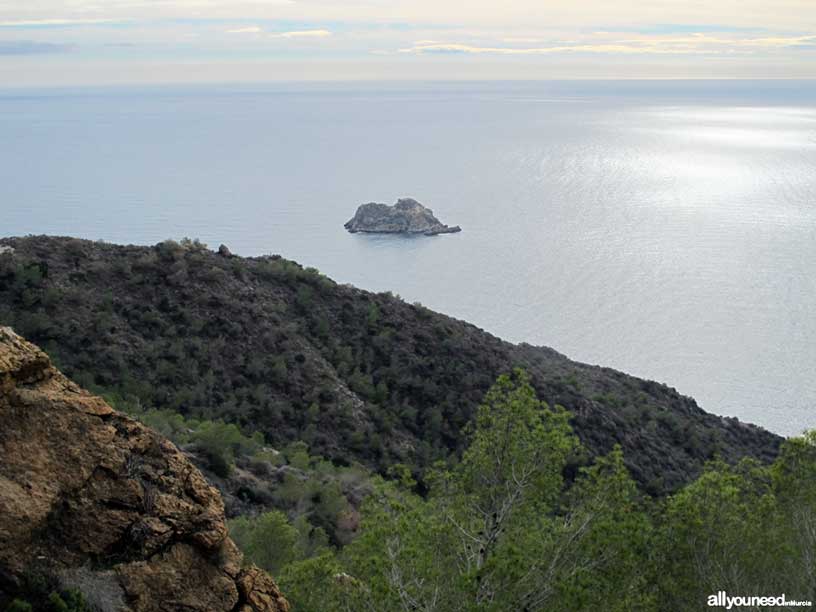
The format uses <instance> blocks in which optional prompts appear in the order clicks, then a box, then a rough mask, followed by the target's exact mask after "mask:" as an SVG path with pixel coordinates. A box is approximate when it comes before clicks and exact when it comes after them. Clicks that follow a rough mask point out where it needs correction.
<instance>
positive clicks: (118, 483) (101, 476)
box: [0, 327, 289, 612]
mask: <svg viewBox="0 0 816 612" xmlns="http://www.w3.org/2000/svg"><path fill="white" fill-rule="evenodd" d="M0 423H1V424H2V426H0V458H2V459H0V604H2V601H3V599H4V598H5V599H8V598H10V597H12V596H14V595H16V594H18V591H20V589H21V588H22V587H21V584H22V578H23V577H24V576H26V575H30V573H31V572H34V571H36V572H39V573H43V574H48V575H51V576H63V577H64V576H68V575H71V572H77V569H78V568H81V572H82V573H83V575H84V576H85V577H84V578H83V581H84V582H85V583H86V584H93V583H94V582H95V581H96V582H98V583H100V584H101V583H103V582H104V583H105V584H106V585H107V587H106V588H107V589H109V590H112V592H114V593H117V592H118V593H119V594H120V595H121V602H122V606H119V605H116V606H112V607H111V608H110V609H111V610H113V609H117V610H118V609H122V610H130V611H132V612H154V611H155V612H159V611H161V612H171V611H182V610H183V611H185V612H218V611H224V612H227V611H230V612H232V611H240V612H285V611H287V610H288V609H289V606H288V604H287V602H286V600H285V599H284V598H283V596H282V595H281V593H280V591H278V588H277V586H276V585H275V583H274V582H273V580H272V579H271V578H270V577H269V576H268V575H266V574H265V573H264V572H262V571H261V570H259V569H257V568H255V567H249V568H246V567H242V555H241V553H240V552H239V551H238V549H237V548H236V546H235V544H234V543H233V542H232V540H230V539H229V537H228V535H227V528H226V524H225V520H224V507H223V503H222V501H221V498H220V496H219V494H218V492H217V491H216V490H215V489H214V488H213V487H211V486H209V485H208V484H207V482H206V481H205V480H204V478H203V476H202V475H201V474H200V473H199V471H198V470H197V469H196V468H195V467H194V466H193V465H192V464H191V463H190V462H189V461H188V460H187V458H186V457H185V456H184V455H182V454H181V453H180V452H179V451H178V449H176V447H175V446H173V445H172V444H171V443H170V442H168V441H167V440H165V439H164V438H162V437H161V436H159V435H158V434H156V433H155V432H153V431H151V430H149V429H147V428H146V427H144V426H143V425H141V424H139V423H138V422H136V421H134V420H132V419H130V418H128V417H126V416H124V415H121V414H119V413H117V412H116V411H114V410H113V409H112V408H111V407H110V406H108V405H107V404H106V403H105V402H104V401H103V400H102V399H100V398H98V397H95V396H93V395H91V394H89V393H87V392H86V391H83V390H82V389H80V388H79V387H78V386H77V385H75V384H74V383H72V382H70V381H69V380H68V379H67V378H65V377H64V376H63V375H62V374H61V373H60V372H58V371H57V370H56V369H55V368H54V367H53V366H52V365H51V363H50V361H49V359H48V357H47V356H46V355H45V353H43V352H42V351H40V350H39V349H37V348H36V347H35V346H34V345H32V344H30V343H28V342H26V341H24V340H23V339H22V338H20V337H19V336H17V335H16V334H15V333H14V332H12V331H11V330H10V329H8V328H2V327H0ZM73 584H74V585H75V586H76V583H73ZM79 586H80V588H81V585H79ZM93 590H95V591H98V590H99V589H93ZM89 595H91V596H93V595H94V594H93V593H89ZM97 595H98V593H97Z"/></svg>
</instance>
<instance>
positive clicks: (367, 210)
mask: <svg viewBox="0 0 816 612" xmlns="http://www.w3.org/2000/svg"><path fill="white" fill-rule="evenodd" d="M345 228H346V229H347V230H348V231H350V232H351V233H356V232H367V233H372V234H424V235H426V236H433V235H436V234H452V233H455V232H461V231H462V228H460V227H459V226H458V225H454V226H452V227H451V226H449V225H445V224H443V223H441V222H440V221H439V219H437V218H436V217H434V214H433V211H432V210H431V209H430V208H425V207H424V206H423V205H422V204H420V203H419V202H417V201H416V200H412V199H411V198H403V199H401V200H397V203H396V204H394V205H393V206H387V205H386V204H375V203H373V202H372V203H370V204H363V205H362V206H360V207H359V208H358V209H357V213H356V214H355V215H354V217H353V218H352V219H350V220H349V221H348V222H347V223H346V224H345Z"/></svg>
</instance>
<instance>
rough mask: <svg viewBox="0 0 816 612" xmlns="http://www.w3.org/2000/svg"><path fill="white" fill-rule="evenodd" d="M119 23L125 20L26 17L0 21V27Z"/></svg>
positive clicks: (55, 26) (57, 26)
mask: <svg viewBox="0 0 816 612" xmlns="http://www.w3.org/2000/svg"><path fill="white" fill-rule="evenodd" d="M121 23H125V22H124V21H121V20H117V19H28V20H20V21H0V28H25V29H29V28H70V27H81V26H93V25H111V24H121Z"/></svg>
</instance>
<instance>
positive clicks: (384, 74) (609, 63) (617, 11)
mask: <svg viewBox="0 0 816 612" xmlns="http://www.w3.org/2000/svg"><path fill="white" fill-rule="evenodd" d="M569 78H578V79H591V78H608V79H637V78H647V79H648V78H718V79H719V78H793V79H801V78H816V0H683V1H678V0H504V1H503V2H498V1H496V0H492V1H487V0H468V1H467V2H463V1H451V0H413V1H410V2H407V1H400V0H0V87H19V86H48V85H55V86H71V85H107V84H129V83H132V84H137V83H187V82H239V81H240V82H265V81H299V80H304V81H312V80H318V81H319V80H437V79H442V80H474V79H477V80H478V79H485V80H499V79H569Z"/></svg>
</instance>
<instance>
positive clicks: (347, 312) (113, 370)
mask: <svg viewBox="0 0 816 612" xmlns="http://www.w3.org/2000/svg"><path fill="white" fill-rule="evenodd" d="M0 244H2V245H5V246H6V247H11V249H13V252H6V253H4V254H2V253H0V324H2V325H11V326H13V327H14V328H15V330H16V331H18V332H19V333H21V334H23V335H25V336H26V337H28V338H29V339H31V340H32V341H35V342H37V343H38V344H40V345H41V346H42V347H43V348H45V349H46V350H47V351H48V352H49V354H50V355H51V356H52V357H53V358H54V359H55V360H56V361H57V363H58V364H59V366H60V367H61V368H62V369H63V371H64V372H65V373H66V374H67V375H68V376H70V377H72V378H73V379H75V380H77V382H79V383H80V384H82V385H84V386H87V387H90V388H93V389H95V390H97V391H104V392H106V393H107V394H109V397H111V398H112V399H113V400H114V401H115V402H117V403H121V404H122V405H124V406H128V405H130V406H137V405H138V406H142V407H157V408H162V409H170V410H174V411H179V412H181V413H184V414H187V415H191V416H195V417H198V418H209V419H215V418H223V419H225V420H227V421H230V422H234V423H236V424H238V425H240V426H241V427H242V428H243V429H244V430H245V432H246V433H250V432H256V431H259V432H262V433H263V434H264V436H266V439H267V441H268V442H270V443H272V444H274V445H284V444H286V443H288V442H291V441H294V440H298V439H299V440H304V441H305V442H307V443H308V444H309V446H310V448H311V449H312V450H313V451H314V452H315V453H320V454H322V455H325V456H327V457H330V458H332V459H333V460H335V461H337V462H340V463H350V462H352V461H361V462H363V463H365V464H367V465H369V466H372V467H374V468H376V469H379V470H382V471H384V470H385V469H387V467H389V466H391V465H393V464H395V463H406V464H409V465H411V466H413V467H414V471H415V472H421V470H422V468H423V467H425V466H427V465H429V464H430V463H431V462H433V461H434V460H437V459H441V458H445V457H447V456H448V455H449V454H450V452H451V451H459V450H461V449H462V447H463V444H464V440H463V437H462V434H461V431H462V428H463V427H464V426H465V425H466V424H467V423H468V422H469V421H470V419H471V417H472V416H473V414H474V410H475V408H476V406H477V405H478V403H479V401H480V400H481V399H482V397H483V395H484V393H485V391H486V390H487V389H488V388H489V386H490V385H491V384H492V382H493V381H495V379H496V377H497V376H498V375H499V374H501V373H504V372H508V371H509V370H511V369H512V368H513V367H517V366H520V367H522V368H524V369H525V370H527V371H528V372H529V374H530V376H531V380H532V383H533V385H534V387H535V389H536V392H537V394H538V396H539V397H540V398H541V399H543V400H545V401H547V402H548V403H550V404H551V405H555V404H560V405H562V406H564V407H565V408H566V409H567V410H569V411H570V412H571V413H572V415H573V421H572V424H573V427H574V429H575V431H576V432H577V434H578V436H579V438H580V439H581V441H582V442H583V445H584V446H585V447H586V448H588V449H589V450H590V452H592V453H593V454H598V453H606V452H609V451H610V450H611V449H612V447H613V446H614V444H616V443H618V444H620V445H621V446H622V448H623V451H624V456H625V457H626V460H627V466H628V467H629V469H630V470H631V472H632V474H633V476H634V477H635V479H636V480H637V481H638V482H639V483H641V485H643V486H644V487H645V488H646V490H648V491H650V492H652V493H661V492H665V491H667V490H674V489H676V488H677V487H679V486H680V485H681V484H682V483H685V482H687V481H689V480H690V479H691V478H692V477H694V476H696V475H697V474H698V473H699V472H700V470H701V468H702V465H703V462H704V461H706V460H707V459H710V458H712V457H714V456H715V455H720V456H722V457H723V458H724V459H726V460H728V461H734V460H736V459H738V458H739V457H742V456H746V455H749V456H754V457H757V458H759V459H762V460H764V461H768V460H770V459H772V458H773V457H774V456H775V455H776V452H777V450H778V447H779V443H780V438H779V437H777V436H775V435H773V434H771V433H769V432H767V431H765V430H762V429H760V428H758V427H755V426H751V425H746V424H744V423H740V422H739V421H737V420H736V419H726V418H720V417H717V416H713V415H710V414H707V413H705V412H704V411H703V410H701V409H700V408H699V407H698V406H697V405H696V403H695V402H694V400H692V399H691V398H688V397H685V396H682V395H680V394H678V393H677V392H676V391H675V390H674V389H671V388H669V387H666V386H664V385H661V384H658V383H655V382H650V381H645V380H641V379H638V378H634V377H632V376H627V375H625V374H623V373H620V372H617V371H615V370H611V369H608V368H600V367H595V366H588V365H584V364H579V363H576V362H573V361H570V360H569V359H567V358H566V357H564V356H563V355H561V354H559V353H557V352H555V351H553V350H552V349H549V348H542V347H533V346H529V345H513V344H510V343H508V342H504V341H502V340H500V339H498V338H496V337H494V336H492V335H490V334H488V333H486V332H484V331H483V330H481V329H479V328H477V327H475V326H473V325H470V324H468V323H465V322H463V321H458V320H456V319H453V318H451V317H448V316H445V315H442V314H438V313H435V312H432V311H430V310H428V309H426V308H424V307H422V306H419V305H411V304H407V303H405V302H403V301H402V300H401V299H399V298H398V297H395V296H393V295H390V294H374V293H370V292H366V291H363V290H360V289H356V288H354V287H350V286H343V285H337V284H336V283H334V282H333V281H331V280H330V279H328V278H326V277H324V276H322V275H320V274H319V273H318V272H317V271H315V270H309V269H303V268H302V267H301V266H299V265H297V264H295V263H293V262H290V261H287V260H285V259H282V258H280V257H277V256H269V257H258V258H243V257H237V256H233V255H231V254H229V252H228V251H226V250H224V251H223V252H222V253H220V254H219V253H214V252H212V251H209V250H207V249H206V248H205V247H204V246H203V245H200V244H198V243H197V242H190V241H183V242H182V243H181V244H179V243H175V242H169V241H168V242H164V243H160V244H158V245H156V246H154V247H142V246H116V245H110V244H105V243H96V242H89V241H83V240H77V239H71V238H52V237H28V238H9V239H3V240H0ZM712 375H716V374H715V373H713V374H712ZM575 461H582V459H581V458H576V459H575Z"/></svg>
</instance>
